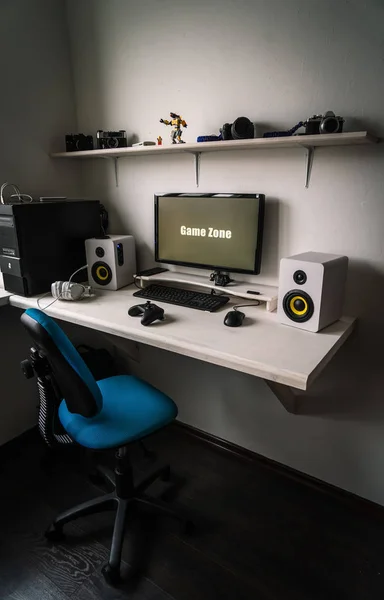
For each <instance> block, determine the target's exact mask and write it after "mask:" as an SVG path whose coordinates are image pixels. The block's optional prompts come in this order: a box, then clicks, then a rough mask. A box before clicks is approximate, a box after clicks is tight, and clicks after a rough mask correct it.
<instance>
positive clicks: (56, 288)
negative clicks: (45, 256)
mask: <svg viewBox="0 0 384 600" xmlns="http://www.w3.org/2000/svg"><path fill="white" fill-rule="evenodd" d="M62 285H63V281H54V282H53V283H52V285H51V294H52V296H53V297H54V298H56V300H57V299H58V298H59V297H60V296H61V293H62Z"/></svg>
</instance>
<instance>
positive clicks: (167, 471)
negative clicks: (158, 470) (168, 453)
mask: <svg viewBox="0 0 384 600" xmlns="http://www.w3.org/2000/svg"><path fill="white" fill-rule="evenodd" d="M160 479H161V481H169V480H170V479H171V467H169V466H167V467H165V468H164V471H163V472H162V474H161V478H160Z"/></svg>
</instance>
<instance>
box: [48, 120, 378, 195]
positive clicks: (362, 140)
mask: <svg viewBox="0 0 384 600" xmlns="http://www.w3.org/2000/svg"><path fill="white" fill-rule="evenodd" d="M377 142H379V138H378V137H376V136H374V135H372V134H370V133H368V132H367V131H356V132H352V133H333V134H328V135H297V136H290V137H276V138H256V139H251V140H227V141H220V142H200V143H193V144H188V143H186V144H172V145H169V146H141V147H135V148H131V147H130V148H112V149H108V150H83V151H79V152H55V153H53V154H51V157H52V158H66V159H83V160H84V159H90V158H104V159H112V160H114V162H115V172H116V185H118V179H117V161H118V159H119V158H129V157H131V156H144V155H151V156H153V155H158V156H161V155H163V154H180V153H189V154H192V155H194V157H195V170H196V185H197V187H198V185H199V169H200V156H201V154H202V153H203V152H222V151H234V150H269V149H273V148H298V147H299V148H304V149H305V151H306V177H305V181H306V187H308V184H309V177H310V171H311V166H312V162H313V154H314V149H315V148H317V147H323V146H356V145H368V144H375V143H377Z"/></svg>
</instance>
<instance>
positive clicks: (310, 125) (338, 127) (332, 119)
mask: <svg viewBox="0 0 384 600" xmlns="http://www.w3.org/2000/svg"><path fill="white" fill-rule="evenodd" d="M343 125H344V119H343V117H337V116H336V115H335V113H334V112H332V111H331V110H328V111H327V112H326V113H325V114H324V115H313V117H310V118H309V119H307V120H306V121H305V122H304V127H305V133H306V135H315V134H317V133H342V131H343Z"/></svg>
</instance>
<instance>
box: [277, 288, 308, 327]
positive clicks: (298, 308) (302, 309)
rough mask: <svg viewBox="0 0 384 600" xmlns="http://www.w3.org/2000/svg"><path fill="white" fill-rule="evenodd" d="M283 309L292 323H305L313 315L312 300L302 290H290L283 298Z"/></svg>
mask: <svg viewBox="0 0 384 600" xmlns="http://www.w3.org/2000/svg"><path fill="white" fill-rule="evenodd" d="M283 309H284V312H285V314H286V315H287V317H288V318H289V319H291V320H292V321H295V322H296V323H305V321H308V320H309V319H310V318H311V317H312V315H313V311H314V305H313V300H312V298H311V296H309V294H307V293H306V292H303V291H302V290H291V291H290V292H288V293H287V294H285V296H284V299H283Z"/></svg>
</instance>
